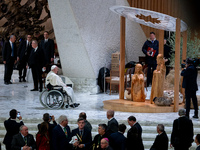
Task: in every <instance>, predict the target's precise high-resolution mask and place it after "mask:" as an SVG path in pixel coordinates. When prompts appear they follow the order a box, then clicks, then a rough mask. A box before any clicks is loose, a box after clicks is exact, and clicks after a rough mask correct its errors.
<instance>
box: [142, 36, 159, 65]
mask: <svg viewBox="0 0 200 150" xmlns="http://www.w3.org/2000/svg"><path fill="white" fill-rule="evenodd" d="M149 47H150V48H153V49H154V50H156V53H155V55H154V57H152V56H148V55H147V50H148V48H149ZM158 48H159V42H158V40H155V41H154V42H153V43H152V42H151V41H150V40H149V39H148V40H147V41H146V42H145V43H144V45H143V47H142V52H143V53H144V54H145V55H146V63H147V64H157V61H156V57H157V56H158Z"/></svg>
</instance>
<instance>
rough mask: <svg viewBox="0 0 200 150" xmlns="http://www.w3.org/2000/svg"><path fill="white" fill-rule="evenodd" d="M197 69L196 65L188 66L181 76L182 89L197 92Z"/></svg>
mask: <svg viewBox="0 0 200 150" xmlns="http://www.w3.org/2000/svg"><path fill="white" fill-rule="evenodd" d="M197 75H198V72H197V68H196V67H195V66H194V65H190V66H188V67H187V68H186V69H183V70H182V72H181V76H183V84H182V87H183V88H185V91H197V90H198V85H197Z"/></svg>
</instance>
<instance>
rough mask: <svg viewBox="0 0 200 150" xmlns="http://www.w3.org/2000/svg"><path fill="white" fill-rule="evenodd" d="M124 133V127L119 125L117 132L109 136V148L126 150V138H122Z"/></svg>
mask: <svg viewBox="0 0 200 150" xmlns="http://www.w3.org/2000/svg"><path fill="white" fill-rule="evenodd" d="M125 131H126V125H125V124H120V125H119V129H118V132H115V133H112V134H111V135H110V137H109V139H110V146H111V147H112V148H113V149H114V150H126V137H125V136H124V132H125Z"/></svg>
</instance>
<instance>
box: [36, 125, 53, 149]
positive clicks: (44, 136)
mask: <svg viewBox="0 0 200 150" xmlns="http://www.w3.org/2000/svg"><path fill="white" fill-rule="evenodd" d="M36 145H37V150H50V137H49V133H48V123H47V122H43V123H41V124H40V127H39V132H38V133H37V134H36Z"/></svg>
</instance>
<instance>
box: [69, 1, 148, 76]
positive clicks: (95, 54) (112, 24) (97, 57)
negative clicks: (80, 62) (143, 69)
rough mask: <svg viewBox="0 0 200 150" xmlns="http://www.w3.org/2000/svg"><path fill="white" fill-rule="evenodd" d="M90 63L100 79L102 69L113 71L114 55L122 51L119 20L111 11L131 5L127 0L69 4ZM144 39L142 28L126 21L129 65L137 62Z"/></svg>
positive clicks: (127, 60)
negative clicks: (111, 64) (121, 6)
mask: <svg viewBox="0 0 200 150" xmlns="http://www.w3.org/2000/svg"><path fill="white" fill-rule="evenodd" d="M70 3H71V7H72V10H73V12H74V16H75V18H76V21H77V24H78V26H79V29H80V33H81V36H82V39H83V41H84V44H85V47H86V50H87V52H88V55H89V59H90V61H91V63H92V67H93V69H94V72H95V76H96V77H97V75H98V71H99V69H100V68H101V67H103V66H106V67H108V68H110V62H111V54H112V53H113V52H116V51H119V50H120V17H119V16H118V15H116V14H114V13H113V12H111V11H110V10H109V7H111V6H114V5H128V3H127V1H124V0H96V1H95V0H70ZM144 41H145V35H144V33H143V31H142V29H141V27H140V25H139V24H137V23H135V22H132V21H129V20H127V30H126V62H129V61H131V60H133V61H138V56H141V55H143V53H142V52H141V47H142V45H143V43H144Z"/></svg>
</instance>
